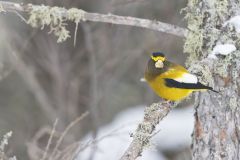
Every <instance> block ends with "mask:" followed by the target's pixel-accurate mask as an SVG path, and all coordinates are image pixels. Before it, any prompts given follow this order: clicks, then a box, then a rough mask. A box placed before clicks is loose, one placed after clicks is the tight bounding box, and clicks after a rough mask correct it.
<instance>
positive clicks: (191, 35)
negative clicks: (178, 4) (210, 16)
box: [183, 0, 204, 61]
mask: <svg viewBox="0 0 240 160" xmlns="http://www.w3.org/2000/svg"><path fill="white" fill-rule="evenodd" d="M198 3H199V1H198V0H191V1H189V3H188V7H187V8H185V9H183V10H185V11H186V12H187V14H186V15H185V19H186V20H187V21H188V29H189V32H188V35H187V38H186V41H185V44H184V47H183V50H184V52H185V53H188V54H189V56H190V58H189V59H191V61H192V60H196V59H197V58H198V56H199V55H200V54H201V53H202V45H203V38H204V37H203V30H202V28H201V26H202V23H203V18H204V16H203V14H202V13H200V12H199V11H197V10H195V9H196V6H197V5H199V4H198ZM192 10H195V11H194V12H193V11H192Z"/></svg>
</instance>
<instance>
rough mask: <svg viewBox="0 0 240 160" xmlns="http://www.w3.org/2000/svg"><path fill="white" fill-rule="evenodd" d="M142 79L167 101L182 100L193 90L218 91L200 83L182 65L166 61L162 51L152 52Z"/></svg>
mask: <svg viewBox="0 0 240 160" xmlns="http://www.w3.org/2000/svg"><path fill="white" fill-rule="evenodd" d="M144 79H145V80H146V82H147V83H148V84H149V86H150V87H151V88H152V89H153V91H154V92H155V93H156V94H157V95H158V96H159V97H161V98H163V99H165V100H169V101H180V100H183V99H185V98H186V97H188V96H189V95H190V94H191V93H192V92H194V91H206V90H211V91H213V92H216V93H218V91H215V90H213V88H212V87H209V86H206V85H204V84H202V83H200V82H199V81H198V78H197V76H196V75H194V74H191V73H189V72H188V70H187V69H186V68H184V67H183V66H181V65H179V64H176V63H173V62H170V61H168V60H167V59H166V57H165V55H164V53H162V52H153V53H152V55H151V58H150V59H149V60H148V63H147V66H146V69H145V73H144Z"/></svg>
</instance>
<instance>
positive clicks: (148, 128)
mask: <svg viewBox="0 0 240 160" xmlns="http://www.w3.org/2000/svg"><path fill="white" fill-rule="evenodd" d="M170 110H171V103H170V102H166V101H163V102H159V103H153V104H152V105H150V106H149V107H146V109H145V112H144V119H143V121H142V122H141V123H140V124H139V125H138V128H137V130H136V133H135V134H134V135H133V140H132V142H131V144H130V145H129V147H128V149H127V150H126V151H125V153H124V155H123V156H122V157H121V159H120V160H135V159H137V157H139V156H141V154H142V152H143V149H144V147H146V146H148V145H149V141H150V138H151V137H152V133H153V131H154V130H155V128H156V126H157V124H158V123H159V122H160V121H161V120H162V119H163V118H164V117H165V116H167V114H168V113H169V111H170Z"/></svg>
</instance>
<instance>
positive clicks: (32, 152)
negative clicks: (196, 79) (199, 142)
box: [0, 0, 193, 160]
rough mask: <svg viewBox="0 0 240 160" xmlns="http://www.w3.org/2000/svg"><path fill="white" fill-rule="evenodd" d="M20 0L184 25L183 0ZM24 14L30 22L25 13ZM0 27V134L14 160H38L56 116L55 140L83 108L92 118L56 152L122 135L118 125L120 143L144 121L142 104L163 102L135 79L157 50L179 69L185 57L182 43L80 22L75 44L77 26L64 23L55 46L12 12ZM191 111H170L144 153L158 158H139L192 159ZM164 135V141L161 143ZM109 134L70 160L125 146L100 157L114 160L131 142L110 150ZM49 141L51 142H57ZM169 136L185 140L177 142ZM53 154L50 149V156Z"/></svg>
mask: <svg viewBox="0 0 240 160" xmlns="http://www.w3.org/2000/svg"><path fill="white" fill-rule="evenodd" d="M17 2H19V1H17ZM21 2H23V3H33V4H45V5H50V6H60V7H66V8H71V7H76V8H80V9H83V10H86V11H88V12H96V13H102V14H108V13H112V14H116V15H121V16H132V17H138V18H146V19H150V20H159V21H162V22H167V23H171V24H175V25H178V26H181V27H185V26H186V24H185V22H184V20H183V17H184V15H181V14H180V10H181V9H182V8H184V7H185V6H186V0H178V1H169V0H61V1H56V0H38V1H31V0H26V1H21ZM22 16H23V17H25V18H26V19H27V18H28V16H27V15H26V14H22ZM0 27H1V30H0V42H1V43H0V80H1V81H0V135H1V136H3V135H4V134H5V133H6V132H8V131H10V130H11V131H13V137H12V139H11V140H10V144H9V146H8V152H9V154H10V155H11V154H14V155H16V156H17V158H18V159H24V160H28V159H30V160H33V159H39V155H41V154H42V153H43V152H42V151H43V150H44V149H45V147H46V145H47V142H48V139H49V136H50V134H51V131H52V128H53V124H54V122H55V121H56V119H58V122H57V124H56V126H55V128H56V135H55V136H54V138H55V139H58V138H59V136H58V133H59V134H60V133H62V132H63V131H64V130H65V129H66V127H67V126H68V125H69V124H70V123H71V122H73V121H74V120H75V119H76V118H77V117H79V116H81V115H82V114H83V113H84V112H86V111H89V115H87V116H86V117H85V118H84V119H83V120H81V121H80V122H79V123H77V124H76V125H74V126H73V127H71V130H70V131H69V132H68V133H67V135H66V136H65V138H64V140H63V142H62V143H61V145H60V146H59V148H58V152H60V151H63V150H64V149H66V147H67V146H69V145H71V144H73V143H75V142H79V143H78V145H79V144H84V142H85V141H86V140H90V141H91V139H92V140H93V139H97V138H99V137H101V136H103V137H104V135H107V131H108V132H111V130H114V131H115V132H116V130H115V129H117V128H120V129H117V131H121V126H127V128H128V129H127V130H125V138H126V137H129V134H130V133H132V132H134V129H135V128H136V125H131V123H130V122H134V121H135V124H137V123H136V121H139V120H141V119H142V117H143V110H144V107H145V106H146V105H149V104H151V103H153V102H157V101H159V100H160V98H159V97H157V96H156V95H155V94H154V93H153V92H152V90H151V89H150V88H149V87H148V86H147V84H146V83H144V82H141V81H140V79H141V78H142V77H143V74H144V68H145V66H146V63H147V60H148V58H149V54H151V53H152V52H153V51H162V52H164V53H165V54H166V56H167V57H168V59H170V60H171V61H174V62H177V63H180V64H184V61H185V58H186V55H185V54H183V53H182V48H183V44H184V39H182V38H179V37H176V36H172V35H169V34H165V33H160V32H156V31H152V30H148V29H142V28H136V27H130V26H120V25H112V24H106V23H94V22H83V23H81V24H79V27H78V34H77V43H76V46H75V47H74V45H73V35H74V30H75V24H74V23H71V22H69V23H68V25H67V29H69V30H70V32H71V38H70V39H68V40H67V41H66V42H64V43H61V44H58V43H57V42H56V37H54V36H53V35H52V34H48V32H49V28H48V27H45V28H44V29H43V30H40V29H34V28H31V27H30V26H28V25H27V24H26V23H25V22H24V21H22V20H21V19H20V18H19V17H18V16H17V15H16V14H14V13H4V14H0ZM189 107H190V109H189ZM191 108H192V106H191V103H190V102H188V101H187V102H183V103H182V104H181V106H179V107H178V108H176V109H175V111H173V112H172V113H171V114H170V119H169V120H167V119H166V122H164V123H166V125H163V126H161V125H160V132H159V133H158V134H157V136H156V137H155V138H154V140H153V145H152V147H150V149H149V150H150V151H147V152H150V154H149V155H156V156H155V157H152V158H149V157H148V156H147V155H146V156H145V157H146V158H144V157H143V159H152V160H155V159H158V160H159V159H166V160H180V159H184V160H187V159H190V156H191V153H190V151H189V147H190V143H191V132H192V128H193V109H191ZM182 115H185V116H182ZM129 126H132V127H129ZM164 126H166V127H164ZM167 127H168V128H169V132H168V130H167ZM123 128H124V127H123ZM164 130H165V131H166V133H164V134H165V135H163V137H164V136H165V138H163V139H161V132H163V131H164ZM181 130H182V131H183V133H182V132H181ZM184 131H185V132H184ZM105 132H106V133H105ZM114 135H115V136H111V138H113V137H114V138H115V139H114V140H111V142H110V143H109V142H108V141H106V142H104V141H101V143H100V142H99V144H98V141H92V143H91V144H89V145H86V147H85V148H88V149H79V148H78V153H77V154H76V155H77V156H75V158H78V159H83V160H85V159H98V160H99V159H101V158H100V157H101V155H98V152H99V153H101V154H102V156H103V157H104V155H105V156H106V155H107V154H110V153H111V152H106V150H111V147H113V146H114V147H118V146H121V144H119V143H121V142H122V143H123V142H124V145H125V147H122V148H118V149H116V152H113V153H112V154H111V156H113V157H112V158H110V157H111V156H110V155H109V157H107V158H106V157H105V158H102V159H114V156H116V159H118V158H117V157H119V156H121V154H122V153H123V152H124V150H125V149H126V147H127V145H128V143H129V142H130V140H131V139H129V140H126V142H125V141H122V140H121V141H120V142H116V145H114V142H115V140H116V139H118V138H119V137H121V134H120V132H119V133H118V134H114ZM105 137H107V136H105ZM54 138H53V142H52V143H53V144H54V143H55V141H57V140H54ZM174 138H175V139H176V138H178V139H181V140H182V141H181V142H179V143H178V141H177V140H175V139H174ZM168 139H169V141H164V140H168ZM116 141H117V140H116ZM163 141H164V143H163ZM80 142H81V143H80ZM87 143H88V142H85V144H87ZM163 144H164V145H163ZM167 144H169V145H167ZM170 144H171V145H170ZM108 145H110V146H108ZM79 146H80V148H81V145H79ZM169 146H172V147H169ZM107 147H109V148H107ZM75 148H76V147H75ZM103 148H104V149H103ZM51 149H52V148H51V146H50V149H49V152H51ZM101 149H102V150H101ZM83 150H85V151H86V152H83ZM87 150H89V152H88V151H87ZM104 150H105V152H104ZM153 152H154V154H153ZM81 154H82V155H81ZM115 154H117V155H115ZM59 159H60V158H59ZM63 159H64V158H63Z"/></svg>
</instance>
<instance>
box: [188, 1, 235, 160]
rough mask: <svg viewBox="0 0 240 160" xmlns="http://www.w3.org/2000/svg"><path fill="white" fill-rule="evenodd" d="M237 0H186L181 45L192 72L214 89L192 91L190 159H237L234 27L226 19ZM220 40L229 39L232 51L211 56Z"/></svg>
mask: <svg viewBox="0 0 240 160" xmlns="http://www.w3.org/2000/svg"><path fill="white" fill-rule="evenodd" d="M239 8H240V5H239V0H189V1H188V6H187V7H186V9H185V11H186V13H187V14H186V18H187V20H188V28H189V29H190V30H191V32H189V34H188V36H187V39H186V43H185V46H184V49H185V52H187V53H189V58H188V62H187V64H188V66H189V68H190V70H191V72H194V73H195V74H198V75H201V77H202V79H201V80H202V81H203V82H204V83H206V84H209V85H211V86H213V88H214V89H215V90H218V91H220V93H219V94H216V93H213V92H204V93H201V94H200V95H199V97H197V100H198V105H197V106H196V113H195V129H194V132H193V145H192V154H193V160H203V159H206V160H219V159H223V160H239V159H240V145H239V144H240V108H239V107H240V106H239V105H240V103H239V101H240V97H239V95H240V92H239V86H240V78H239V73H240V52H239V50H238V49H239V47H240V43H239V33H236V29H235V28H234V27H233V26H231V25H225V24H226V21H227V20H229V19H230V18H231V17H234V16H236V15H238V14H239ZM219 44H233V45H235V47H236V48H237V50H236V51H234V52H232V53H230V54H229V55H219V56H217V58H216V59H210V58H209V54H211V53H212V51H213V48H214V47H215V46H216V45H219Z"/></svg>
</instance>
